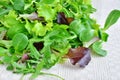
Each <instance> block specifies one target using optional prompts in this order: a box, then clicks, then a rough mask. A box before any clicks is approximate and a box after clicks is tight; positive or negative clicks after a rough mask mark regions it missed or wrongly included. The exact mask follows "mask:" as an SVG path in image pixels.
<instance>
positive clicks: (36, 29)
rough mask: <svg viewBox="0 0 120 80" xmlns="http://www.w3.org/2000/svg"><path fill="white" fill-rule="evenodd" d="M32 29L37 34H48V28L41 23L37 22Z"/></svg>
mask: <svg viewBox="0 0 120 80" xmlns="http://www.w3.org/2000/svg"><path fill="white" fill-rule="evenodd" d="M32 31H33V32H34V33H35V34H36V35H37V36H44V35H45V34H46V28H45V27H44V26H43V25H42V24H41V23H38V22H37V23H35V25H34V27H33V28H32Z"/></svg>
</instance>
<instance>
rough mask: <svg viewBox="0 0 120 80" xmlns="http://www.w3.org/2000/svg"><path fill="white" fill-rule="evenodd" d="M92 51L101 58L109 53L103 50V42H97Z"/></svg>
mask: <svg viewBox="0 0 120 80" xmlns="http://www.w3.org/2000/svg"><path fill="white" fill-rule="evenodd" d="M92 49H93V51H94V52H95V53H96V54H98V55H100V56H106V55H107V51H106V50H103V49H102V41H96V42H95V43H94V44H93V45H92Z"/></svg>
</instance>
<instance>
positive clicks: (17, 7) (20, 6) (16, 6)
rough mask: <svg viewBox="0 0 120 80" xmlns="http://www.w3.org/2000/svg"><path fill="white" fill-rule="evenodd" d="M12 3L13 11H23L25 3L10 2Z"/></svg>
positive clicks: (15, 0)
mask: <svg viewBox="0 0 120 80" xmlns="http://www.w3.org/2000/svg"><path fill="white" fill-rule="evenodd" d="M12 1H13V6H14V9H15V10H23V9H24V6H25V3H24V0H12Z"/></svg>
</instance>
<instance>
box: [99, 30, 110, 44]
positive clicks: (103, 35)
mask: <svg viewBox="0 0 120 80" xmlns="http://www.w3.org/2000/svg"><path fill="white" fill-rule="evenodd" d="M98 36H99V38H100V39H101V40H102V41H105V42H107V39H108V37H109V35H108V34H107V33H106V32H104V31H103V30H101V29H100V30H98Z"/></svg>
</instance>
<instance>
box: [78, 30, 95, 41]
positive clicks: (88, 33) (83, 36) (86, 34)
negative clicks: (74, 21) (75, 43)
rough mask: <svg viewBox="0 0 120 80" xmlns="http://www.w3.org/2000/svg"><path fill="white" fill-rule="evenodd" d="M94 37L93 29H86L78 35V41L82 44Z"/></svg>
mask: <svg viewBox="0 0 120 80" xmlns="http://www.w3.org/2000/svg"><path fill="white" fill-rule="evenodd" d="M94 35H95V32H94V30H93V29H86V30H83V31H82V32H81V33H80V35H79V39H80V40H81V41H83V42H88V41H90V40H91V39H92V38H93V37H94Z"/></svg>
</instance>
